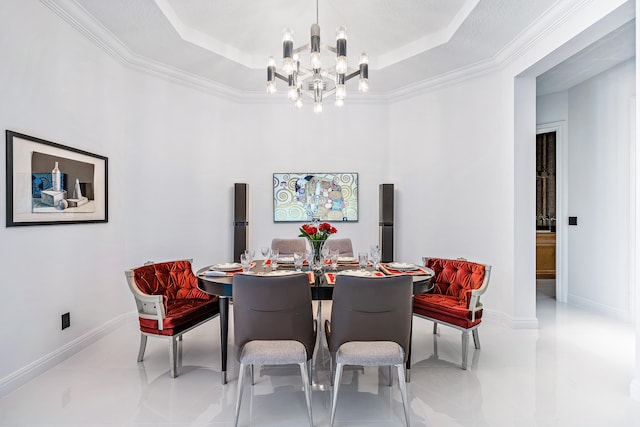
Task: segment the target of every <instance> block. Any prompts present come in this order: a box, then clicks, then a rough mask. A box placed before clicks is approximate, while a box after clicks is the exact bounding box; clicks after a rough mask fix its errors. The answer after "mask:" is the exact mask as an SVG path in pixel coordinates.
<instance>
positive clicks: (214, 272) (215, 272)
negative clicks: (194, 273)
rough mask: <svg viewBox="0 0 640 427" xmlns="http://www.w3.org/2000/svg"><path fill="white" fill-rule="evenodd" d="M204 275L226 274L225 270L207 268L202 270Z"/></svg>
mask: <svg viewBox="0 0 640 427" xmlns="http://www.w3.org/2000/svg"><path fill="white" fill-rule="evenodd" d="M204 275H205V276H226V275H227V272H226V271H217V270H207V271H205V272H204Z"/></svg>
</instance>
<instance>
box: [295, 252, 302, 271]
mask: <svg viewBox="0 0 640 427" xmlns="http://www.w3.org/2000/svg"><path fill="white" fill-rule="evenodd" d="M303 262H304V253H302V252H294V253H293V265H294V266H295V267H296V271H302V263H303Z"/></svg>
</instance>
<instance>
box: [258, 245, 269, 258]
mask: <svg viewBox="0 0 640 427" xmlns="http://www.w3.org/2000/svg"><path fill="white" fill-rule="evenodd" d="M270 251H271V248H270V247H269V246H263V247H261V248H260V252H261V253H262V256H263V257H264V259H267V257H268V256H269V252H270Z"/></svg>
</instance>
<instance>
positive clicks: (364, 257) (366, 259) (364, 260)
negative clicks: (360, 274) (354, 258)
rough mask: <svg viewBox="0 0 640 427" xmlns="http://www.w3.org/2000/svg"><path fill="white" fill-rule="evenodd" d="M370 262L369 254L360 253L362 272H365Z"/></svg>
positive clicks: (359, 260) (359, 259)
mask: <svg viewBox="0 0 640 427" xmlns="http://www.w3.org/2000/svg"><path fill="white" fill-rule="evenodd" d="M368 262H369V253H368V252H358V264H360V270H364V269H365V268H366V267H367V263H368Z"/></svg>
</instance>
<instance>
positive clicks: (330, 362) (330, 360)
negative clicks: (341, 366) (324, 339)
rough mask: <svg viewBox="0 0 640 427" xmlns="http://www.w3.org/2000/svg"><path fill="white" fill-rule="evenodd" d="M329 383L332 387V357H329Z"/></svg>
mask: <svg viewBox="0 0 640 427" xmlns="http://www.w3.org/2000/svg"><path fill="white" fill-rule="evenodd" d="M329 383H330V384H331V387H333V356H332V355H329Z"/></svg>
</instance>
